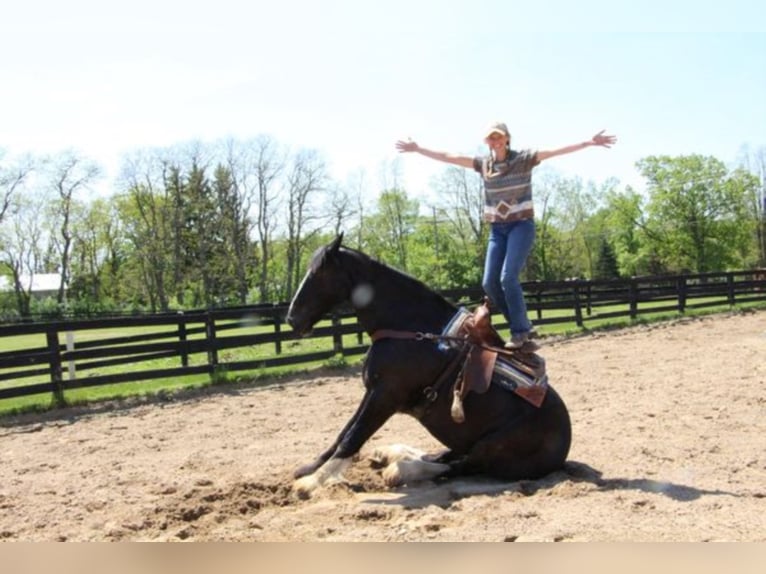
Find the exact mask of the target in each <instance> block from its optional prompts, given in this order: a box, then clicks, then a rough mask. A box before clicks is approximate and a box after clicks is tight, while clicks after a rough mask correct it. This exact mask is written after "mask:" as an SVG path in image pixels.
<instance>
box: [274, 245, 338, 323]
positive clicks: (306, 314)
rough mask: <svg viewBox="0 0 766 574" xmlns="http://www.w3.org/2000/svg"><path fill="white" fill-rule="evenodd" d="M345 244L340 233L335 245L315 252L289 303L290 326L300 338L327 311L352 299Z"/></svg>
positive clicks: (288, 317)
mask: <svg viewBox="0 0 766 574" xmlns="http://www.w3.org/2000/svg"><path fill="white" fill-rule="evenodd" d="M342 240H343V234H342V233H341V234H340V235H338V237H336V238H335V240H334V241H332V242H331V243H329V244H328V245H325V246H324V247H320V248H319V249H317V250H316V252H315V253H314V255H313V256H312V258H311V263H310V265H309V269H308V271H307V272H306V275H305V277H304V278H303V281H301V284H300V286H299V287H298V290H297V291H296V292H295V295H294V296H293V300H292V301H291V302H290V308H289V309H288V311H287V323H288V324H289V325H290V326H291V327H292V328H293V330H294V331H295V332H296V333H298V334H299V335H305V334H307V333H308V332H309V331H311V328H312V327H313V326H314V324H315V323H316V322H317V321H319V319H321V318H322V316H323V315H324V314H325V313H327V311H329V310H330V309H332V308H333V307H334V306H335V305H337V304H338V303H341V302H343V301H345V300H347V299H348V298H349V295H350V292H351V278H350V275H349V274H348V273H347V272H346V271H345V270H344V268H343V265H342V263H343V262H342V257H341V253H340V244H341V241H342Z"/></svg>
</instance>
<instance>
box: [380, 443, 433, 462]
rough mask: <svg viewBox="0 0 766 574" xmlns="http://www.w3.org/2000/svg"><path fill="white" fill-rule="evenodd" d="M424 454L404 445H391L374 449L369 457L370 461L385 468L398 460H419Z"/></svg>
mask: <svg viewBox="0 0 766 574" xmlns="http://www.w3.org/2000/svg"><path fill="white" fill-rule="evenodd" d="M425 454H426V453H425V452H424V451H422V450H419V449H417V448H413V447H411V446H407V445H406V444H392V445H389V446H380V447H378V448H376V449H375V450H374V451H373V452H372V454H371V455H370V460H372V461H373V462H376V463H378V464H380V465H381V466H387V465H389V464H391V463H392V462H396V461H399V460H420V459H422V458H423V457H424V456H425Z"/></svg>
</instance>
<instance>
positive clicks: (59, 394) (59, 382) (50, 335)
mask: <svg viewBox="0 0 766 574" xmlns="http://www.w3.org/2000/svg"><path fill="white" fill-rule="evenodd" d="M45 337H46V339H47V341H48V352H49V353H50V355H49V356H50V359H49V360H48V361H49V365H50V374H51V383H52V384H53V402H54V403H55V404H56V406H58V407H63V406H64V405H65V404H66V400H65V399H64V382H63V379H64V377H63V375H62V372H61V345H59V335H58V332H57V331H56V327H55V325H48V328H47V329H46V331H45Z"/></svg>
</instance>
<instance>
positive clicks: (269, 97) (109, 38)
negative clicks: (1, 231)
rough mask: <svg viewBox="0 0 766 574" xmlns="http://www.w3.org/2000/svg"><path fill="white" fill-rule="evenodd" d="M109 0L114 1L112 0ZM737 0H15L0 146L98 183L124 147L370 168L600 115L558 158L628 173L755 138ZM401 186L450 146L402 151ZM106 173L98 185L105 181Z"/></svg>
mask: <svg viewBox="0 0 766 574" xmlns="http://www.w3.org/2000/svg"><path fill="white" fill-rule="evenodd" d="M112 4H114V5H113V6H112ZM760 4H761V6H760V7H759V6H756V5H755V4H754V3H753V2H744V1H739V0H732V1H729V2H725V3H708V4H706V5H705V4H703V5H700V3H699V2H698V1H695V2H692V1H679V2H673V1H671V0H665V1H664V2H659V1H656V0H645V1H641V2H614V1H608V2H607V1H588V0H581V1H579V2H572V1H571V0H570V1H567V2H564V1H550V2H545V1H544V0H541V1H538V2H534V3H533V2H523V3H522V2H514V1H510V0H499V1H482V0H472V1H470V2H469V1H467V0H463V1H461V2H457V1H454V0H427V1H418V0H408V1H400V0H387V1H386V2H382V1H380V2H365V1H363V0H355V1H341V0H317V1H311V2H310V1H303V0H292V1H287V2H283V1H279V2H277V1H272V2H263V1H257V0H255V1H250V2H234V1H230V0H216V1H212V0H211V1H207V2H197V1H194V0H187V1H184V2H181V1H175V0H173V1H163V0H132V1H131V2H120V3H111V2H107V1H104V0H100V1H96V0H67V1H66V2H61V1H59V0H25V1H24V2H14V3H12V4H11V5H9V6H6V7H4V9H3V22H2V28H1V31H0V53H2V60H0V78H2V86H3V87H2V90H0V102H2V103H1V104H0V148H2V149H5V151H6V152H7V153H10V154H11V155H12V156H13V155H19V154H22V153H24V152H33V153H47V152H56V151H61V150H63V149H68V148H74V149H77V150H79V151H81V152H82V153H83V154H85V155H86V156H88V157H91V158H93V159H95V160H97V161H98V162H99V163H101V164H102V165H103V166H104V167H105V168H106V170H107V176H108V178H107V180H106V181H107V182H108V181H109V180H110V179H111V178H113V177H114V176H116V174H117V168H118V166H119V161H120V158H121V156H122V154H124V153H125V152H130V151H133V150H136V149H139V148H144V147H159V146H167V145H171V144H175V143H183V142H186V141H189V140H193V139H198V140H202V141H214V140H217V139H220V138H225V137H237V138H242V139H246V138H249V137H252V136H256V135H258V134H270V135H272V136H274V137H275V138H276V139H278V140H279V141H280V142H282V143H284V144H287V145H290V146H292V147H294V148H298V147H310V148H316V149H318V150H320V152H321V153H322V154H323V156H324V157H325V159H326V160H327V161H328V163H329V165H330V167H331V172H332V175H333V176H334V177H336V178H337V179H339V180H344V179H345V178H346V176H347V174H349V173H350V172H352V171H355V170H357V169H358V168H360V167H361V168H364V169H366V170H367V173H368V178H370V179H372V180H373V181H374V180H375V179H376V178H377V177H378V175H377V173H378V171H379V170H380V167H381V165H384V164H385V163H386V162H390V161H392V160H393V159H395V158H396V157H397V154H396V152H395V150H394V142H395V141H396V139H399V138H403V137H407V136H410V137H412V138H413V139H415V140H416V141H418V142H419V143H421V144H422V145H425V146H428V147H432V148H436V149H442V150H446V151H452V152H457V153H465V154H473V153H474V152H476V151H478V150H479V149H480V146H481V143H482V142H481V137H482V131H483V129H484V126H485V125H486V124H487V123H489V122H490V121H492V120H495V119H499V120H503V121H505V122H507V124H508V126H509V128H510V130H511V132H512V134H513V137H514V141H513V143H514V147H533V148H541V149H545V148H553V147H559V146H562V145H567V144H570V143H575V142H578V141H581V140H583V139H587V138H589V137H590V136H591V135H593V134H594V133H595V132H597V131H599V130H601V129H602V128H606V129H607V130H608V132H610V133H614V134H616V135H617V136H618V138H619V143H618V144H617V145H616V146H615V147H614V148H612V149H611V150H604V149H588V150H585V151H583V152H579V153H576V154H573V155H570V156H566V157H560V158H555V159H553V160H551V161H550V165H551V166H552V167H554V168H555V169H556V170H557V171H559V172H560V173H562V174H563V175H566V176H579V177H581V178H583V179H584V180H586V181H587V180H593V181H597V182H598V181H602V180H604V179H606V178H608V177H610V176H613V177H617V178H619V179H620V180H621V181H622V182H623V183H626V184H631V185H635V186H640V185H641V180H640V178H639V176H638V174H637V172H636V170H635V168H634V164H635V162H636V161H637V160H639V159H640V158H642V157H645V156H647V155H652V154H671V155H676V154H691V153H702V154H706V155H714V156H716V157H718V158H719V159H721V160H723V161H726V162H727V163H728V162H734V161H735V160H736V159H737V156H738V154H739V153H740V148H741V146H743V145H745V144H747V145H750V146H751V147H753V148H757V147H760V146H764V145H766V8H764V7H763V3H760ZM400 168H401V174H402V176H403V180H404V185H405V186H406V188H407V191H408V192H409V193H410V194H411V195H413V196H414V197H418V198H426V197H427V196H428V195H429V191H428V189H427V188H428V181H429V178H430V177H432V176H433V175H434V174H435V173H437V172H439V171H440V170H442V169H443V165H441V164H438V163H436V162H432V161H430V160H427V159H425V158H423V157H420V156H414V155H407V156H403V157H401V164H400ZM105 185H106V184H105Z"/></svg>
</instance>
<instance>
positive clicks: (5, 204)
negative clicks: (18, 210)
mask: <svg viewBox="0 0 766 574" xmlns="http://www.w3.org/2000/svg"><path fill="white" fill-rule="evenodd" d="M4 155H5V152H3V150H0V223H2V222H3V218H4V217H5V214H6V212H7V211H8V208H9V207H10V205H11V202H12V201H13V197H14V195H15V193H16V192H17V191H18V190H19V188H20V187H21V186H22V185H23V184H24V181H25V180H26V179H27V176H28V175H29V174H30V173H31V172H32V160H31V158H28V157H27V158H24V159H22V160H19V161H18V162H17V163H16V164H15V165H3V163H2V160H3V157H4Z"/></svg>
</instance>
